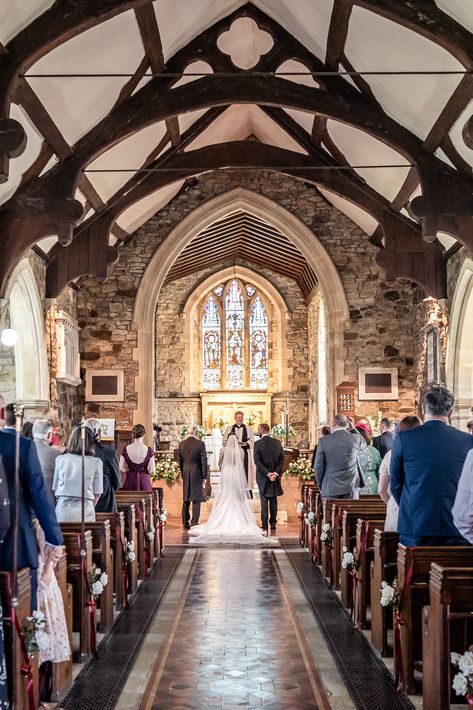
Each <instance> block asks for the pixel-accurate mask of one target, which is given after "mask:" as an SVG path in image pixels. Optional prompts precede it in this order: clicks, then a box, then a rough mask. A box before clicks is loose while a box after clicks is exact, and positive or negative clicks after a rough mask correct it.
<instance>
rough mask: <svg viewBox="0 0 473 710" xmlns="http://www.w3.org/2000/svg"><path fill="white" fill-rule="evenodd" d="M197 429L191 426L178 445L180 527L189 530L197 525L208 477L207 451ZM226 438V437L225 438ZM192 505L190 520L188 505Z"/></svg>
mask: <svg viewBox="0 0 473 710" xmlns="http://www.w3.org/2000/svg"><path fill="white" fill-rule="evenodd" d="M196 435H197V427H196V426H195V425H191V426H190V427H189V429H188V433H187V436H186V438H185V439H184V440H183V441H181V442H180V443H179V447H178V462H179V468H180V469H181V474H182V527H183V528H184V530H190V528H191V526H194V525H198V523H199V517H200V504H201V503H204V502H205V495H204V491H203V486H204V485H205V482H206V480H207V479H208V477H209V470H208V465H207V451H206V449H205V444H204V442H203V441H199V439H198V438H197V436H196ZM227 438H228V437H227ZM191 503H192V518H191V516H190V505H191Z"/></svg>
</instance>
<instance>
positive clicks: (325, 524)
mask: <svg viewBox="0 0 473 710" xmlns="http://www.w3.org/2000/svg"><path fill="white" fill-rule="evenodd" d="M322 530H323V531H324V532H328V531H329V530H330V523H324V524H323V525H322Z"/></svg>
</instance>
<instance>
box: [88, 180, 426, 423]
mask: <svg viewBox="0 0 473 710" xmlns="http://www.w3.org/2000/svg"><path fill="white" fill-rule="evenodd" d="M241 186H244V187H245V188H246V189H248V190H254V191H255V192H259V193H261V194H263V195H264V196H266V197H268V198H270V199H272V200H274V201H275V202H276V203H278V204H280V205H282V206H283V207H285V208H286V209H288V210H290V211H291V212H293V213H294V214H295V216H297V217H298V218H299V219H301V220H302V221H303V222H304V223H305V224H306V225H307V226H308V227H309V228H310V229H312V230H313V231H314V233H315V234H316V236H317V237H318V238H319V239H320V241H321V242H322V243H323V245H324V246H325V248H326V249H327V251H328V252H329V254H330V256H331V258H332V259H333V261H334V263H335V265H336V267H337V268H338V270H339V273H340V276H341V279H342V283H343V286H344V288H345V290H346V294H347V298H348V302H349V306H350V318H351V319H350V324H349V325H348V327H347V329H346V331H345V333H344V342H345V353H344V354H345V373H344V375H345V376H344V379H349V380H352V381H357V379H358V368H359V367H362V366H395V367H398V369H399V385H400V387H399V401H398V402H364V403H357V408H358V411H359V413H360V414H373V413H374V412H375V411H376V410H377V409H378V408H380V409H381V410H382V411H383V412H391V413H393V414H397V413H408V412H411V411H412V410H413V407H414V399H415V373H414V368H413V363H414V356H415V341H414V327H415V322H416V318H415V310H416V304H415V295H416V292H417V289H416V287H415V286H413V285H411V284H410V283H409V282H401V281H396V282H388V281H386V279H385V273H384V271H383V270H382V269H380V267H378V266H377V264H376V262H375V255H376V252H377V248H376V247H374V246H373V245H371V244H370V243H369V241H368V237H367V236H366V234H364V233H363V232H362V230H361V229H360V228H359V227H357V226H356V225H355V224H354V223H352V222H351V221H350V220H349V219H348V218H347V217H346V216H345V215H343V214H342V213H341V212H339V211H338V210H337V209H336V208H335V207H333V206H332V205H331V204H329V203H328V202H327V201H326V200H325V199H324V198H323V197H322V196H321V194H320V193H319V192H318V191H317V190H316V189H315V188H314V187H312V186H309V185H306V184H304V183H303V182H301V181H298V180H296V179H293V178H290V177H287V176H284V175H281V174H278V173H273V172H270V171H269V172H268V171H253V172H252V173H251V174H249V173H248V171H241V172H239V171H232V173H231V174H225V173H224V172H215V173H208V174H205V175H203V176H201V177H199V178H198V179H196V180H195V181H194V182H193V184H192V185H191V186H190V187H189V188H188V189H187V190H186V191H185V192H182V193H181V194H180V195H178V196H177V197H176V198H175V199H174V200H172V202H171V203H170V204H169V205H167V206H166V207H164V208H163V209H162V210H161V211H160V212H159V214H158V215H156V216H155V217H153V218H151V219H150V220H149V221H148V222H147V223H146V224H145V225H143V227H141V228H140V229H138V230H137V232H136V233H135V234H134V235H133V237H132V238H131V240H130V241H129V243H128V244H127V245H126V246H124V247H122V248H121V249H120V260H119V262H118V263H117V264H116V265H114V266H113V267H111V269H110V274H109V277H108V279H107V280H106V281H105V282H102V281H100V280H98V279H95V278H85V279H82V280H81V283H80V291H79V294H78V318H79V320H80V324H81V327H82V328H83V330H82V333H81V354H82V365H83V367H84V368H87V367H94V368H95V367H99V368H100V367H106V368H110V367H111V368H117V369H121V368H123V369H124V371H125V402H124V403H123V404H120V405H118V406H117V405H115V404H112V403H110V404H108V403H105V404H104V405H100V406H97V405H96V406H94V410H96V413H100V414H101V416H110V417H115V418H117V419H122V420H123V419H125V418H126V419H128V420H129V421H132V416H133V409H135V408H136V403H137V399H136V392H135V377H136V375H137V368H138V363H136V362H134V361H133V359H132V349H133V347H135V346H136V340H137V329H138V328H139V327H140V324H137V323H133V322H132V314H133V306H134V298H135V295H136V292H137V289H138V286H139V283H140V279H141V277H142V275H143V272H144V270H145V268H146V266H147V264H148V263H149V260H150V258H151V256H152V255H153V253H154V252H155V250H156V249H157V248H158V247H159V245H160V244H161V243H162V242H163V240H164V239H165V238H166V237H167V235H168V234H169V233H170V232H171V231H172V229H173V228H174V227H175V226H176V225H177V224H178V223H179V222H180V221H181V220H182V219H183V218H184V217H186V216H187V215H188V214H189V213H190V212H192V211H193V210H194V209H195V208H196V207H199V206H201V205H202V204H204V203H205V202H206V201H207V200H210V199H211V198H213V197H215V196H217V195H219V194H222V193H224V192H227V191H229V190H231V189H234V188H237V187H241ZM219 268H220V267H219ZM216 270H217V269H216ZM218 270H219V269H218ZM293 313H294V319H295V320H294V322H295V323H296V322H297V323H298V324H299V325H300V327H303V328H304V329H306V318H307V309H306V307H304V308H303V309H301V310H300V311H298V309H297V308H296V309H295V310H293ZM172 337H174V334H173V335H172ZM178 339H179V336H178V335H176V336H175V342H174V344H175V345H176V344H177V342H178ZM288 344H289V347H290V348H293V349H295V351H296V355H295V357H294V363H293V379H292V381H291V390H292V393H293V394H294V393H295V392H298V394H299V395H300V396H301V398H303V399H301V407H302V409H303V408H304V407H306V411H305V412H304V414H302V409H301V414H297V419H299V418H301V419H302V417H306V421H307V418H308V416H309V412H308V399H309V396H308V395H309V384H308V382H307V372H308V369H309V363H308V352H307V349H306V344H305V343H304V342H303V340H302V339H301V338H299V337H298V334H297V332H296V329H295V328H294V330H293V331H292V333H291V334H290V335H289V336H288ZM177 350H179V346H178V345H177ZM149 356H150V357H152V353H150V355H149ZM304 358H305V361H304V363H303V359H304ZM151 386H152V383H150V387H151ZM176 386H177V384H176V377H173V388H174V387H176ZM305 401H307V405H306V404H304V402H305ZM89 409H90V408H89Z"/></svg>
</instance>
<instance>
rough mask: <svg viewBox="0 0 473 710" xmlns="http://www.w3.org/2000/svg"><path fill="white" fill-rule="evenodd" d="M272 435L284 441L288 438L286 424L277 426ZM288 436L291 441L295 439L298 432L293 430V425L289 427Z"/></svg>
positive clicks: (274, 427)
mask: <svg viewBox="0 0 473 710" xmlns="http://www.w3.org/2000/svg"><path fill="white" fill-rule="evenodd" d="M271 434H272V435H273V436H275V437H277V438H278V439H284V438H285V436H286V425H285V424H276V425H275V426H273V428H272V429H271ZM287 435H288V437H289V439H292V437H294V436H295V435H296V432H295V431H294V429H293V428H292V426H291V425H289V426H288V427H287Z"/></svg>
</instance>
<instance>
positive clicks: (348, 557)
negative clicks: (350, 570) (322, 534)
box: [342, 552, 355, 569]
mask: <svg viewBox="0 0 473 710" xmlns="http://www.w3.org/2000/svg"><path fill="white" fill-rule="evenodd" d="M354 562H355V558H354V557H353V555H352V553H351V552H345V554H344V555H343V561H342V567H343V569H346V568H347V567H351V566H352V565H353V564H354Z"/></svg>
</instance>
